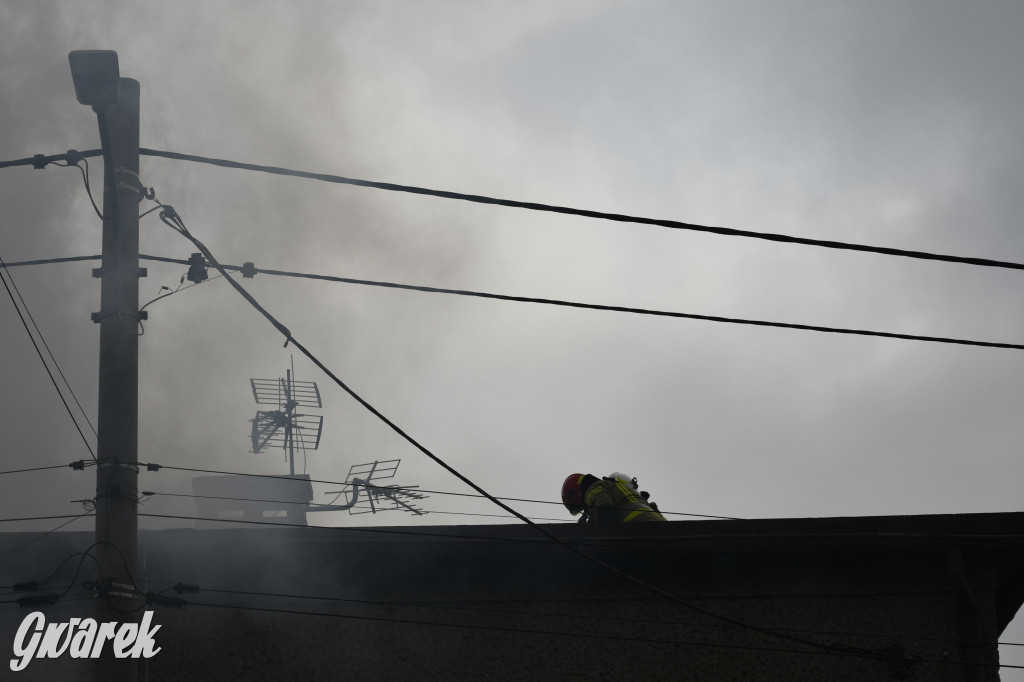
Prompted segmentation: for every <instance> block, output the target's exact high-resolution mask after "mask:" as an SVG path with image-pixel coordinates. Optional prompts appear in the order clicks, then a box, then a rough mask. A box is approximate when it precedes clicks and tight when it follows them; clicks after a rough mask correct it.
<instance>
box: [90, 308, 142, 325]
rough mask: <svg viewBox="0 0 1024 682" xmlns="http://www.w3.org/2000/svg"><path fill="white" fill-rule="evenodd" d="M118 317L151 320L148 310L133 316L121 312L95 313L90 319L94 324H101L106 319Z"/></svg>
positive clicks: (106, 311)
mask: <svg viewBox="0 0 1024 682" xmlns="http://www.w3.org/2000/svg"><path fill="white" fill-rule="evenodd" d="M116 315H120V316H122V317H132V318H135V319H136V320H148V319H149V311H148V310H140V311H139V312H137V313H135V314H134V315H132V314H131V313H123V312H121V311H120V310H103V311H100V312H98V313H93V314H92V315H91V316H90V319H92V321H93V322H100V321H101V320H103V319H104V318H107V317H114V316H116Z"/></svg>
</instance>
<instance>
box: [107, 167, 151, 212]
mask: <svg viewBox="0 0 1024 682" xmlns="http://www.w3.org/2000/svg"><path fill="white" fill-rule="evenodd" d="M114 173H115V174H117V173H126V174H128V175H130V176H132V178H134V180H135V182H134V184H126V183H123V182H119V183H117V188H118V189H127V190H131V191H132V192H135V193H136V194H137V195H139V203H142V200H143V199H149V200H151V201H155V200H156V190H155V189H153V188H152V187H146V186H145V185H144V184H142V178H140V177H139V174H138V173H136V172H135V171H133V170H132V169H130V168H124V167H123V166H122V167H121V168H118V169H117V170H115V171H114Z"/></svg>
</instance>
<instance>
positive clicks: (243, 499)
mask: <svg viewBox="0 0 1024 682" xmlns="http://www.w3.org/2000/svg"><path fill="white" fill-rule="evenodd" d="M292 480H294V479H292ZM366 487H368V488H379V489H381V490H386V489H387V488H383V487H380V486H373V485H367V486H366ZM391 490H394V488H391ZM417 490H418V489H417ZM421 492H422V491H421ZM140 494H141V495H159V496H161V497H190V498H194V499H203V500H229V501H235V502H265V503H270V504H288V505H294V504H295V502H294V501H288V500H266V499H259V498H252V497H223V496H220V495H196V494H190V493H165V492H160V491H148V490H147V491H142V492H141V493H140ZM339 494H340V493H339ZM310 504H312V503H310ZM314 506H316V507H317V508H318V509H323V508H324V507H332V508H337V509H338V510H339V511H343V510H345V509H351V507H350V506H349V505H342V504H316V505H314ZM426 513H427V514H452V515H458V516H486V517H492V518H502V519H505V518H515V517H510V516H509V515H508V514H476V513H473V512H455V511H436V510H433V509H431V510H428V511H427V512H426ZM531 518H533V519H534V520H535V521H564V520H565V519H548V518H542V517H531Z"/></svg>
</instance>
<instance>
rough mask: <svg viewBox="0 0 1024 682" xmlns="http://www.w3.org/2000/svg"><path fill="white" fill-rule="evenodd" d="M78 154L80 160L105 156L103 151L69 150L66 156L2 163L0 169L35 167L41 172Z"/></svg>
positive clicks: (27, 158) (41, 155)
mask: <svg viewBox="0 0 1024 682" xmlns="http://www.w3.org/2000/svg"><path fill="white" fill-rule="evenodd" d="M76 154H77V155H78V157H79V158H82V159H86V158H92V157H94V156H103V150H102V149H89V150H87V151H84V152H79V151H75V150H74V149H69V150H68V152H67V153H64V154H50V155H49V156H46V155H44V154H36V155H35V156H29V157H26V158H23V159H11V160H9V161H0V168H13V167H14V166H33V167H35V168H36V169H37V170H41V169H43V168H46V166H48V165H49V164H51V163H56V162H57V161H64V162H67V161H68V158H69V157H71V158H74V155H76Z"/></svg>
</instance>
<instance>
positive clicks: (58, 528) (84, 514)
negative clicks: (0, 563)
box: [3, 511, 95, 557]
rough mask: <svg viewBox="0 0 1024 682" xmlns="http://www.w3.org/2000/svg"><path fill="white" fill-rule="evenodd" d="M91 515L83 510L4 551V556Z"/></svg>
mask: <svg viewBox="0 0 1024 682" xmlns="http://www.w3.org/2000/svg"><path fill="white" fill-rule="evenodd" d="M89 515H90V513H89V512H88V511H86V512H82V513H81V514H79V515H78V516H75V517H73V518H71V519H69V520H67V521H65V522H64V523H61V524H59V525H57V526H55V527H54V528H51V529H50V530H48V531H46V532H44V533H40V534H39V535H37V536H36V537H34V538H32V539H31V540H29V541H28V542H23V543H22V544H20V545H18V546H17V547H12V548H10V549H8V550H7V551H6V552H4V553H3V556H5V557H6V556H10V555H11V554H14V553H15V552H17V551H19V550H22V549H24V548H26V547H28V546H29V545H31V544H32V543H33V542H35V541H37V540H42V539H43V538H45V537H46V536H47V535H49V534H50V533H55V532H57V531H58V530H60V529H61V528H63V527H65V526H68V525H70V524H72V523H74V522H75V521H77V520H78V519H80V518H82V517H83V516H89ZM93 516H95V514H93Z"/></svg>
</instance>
